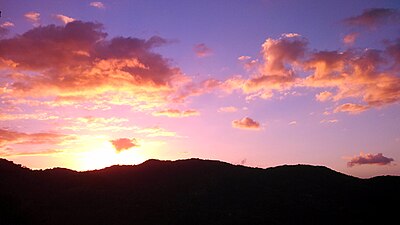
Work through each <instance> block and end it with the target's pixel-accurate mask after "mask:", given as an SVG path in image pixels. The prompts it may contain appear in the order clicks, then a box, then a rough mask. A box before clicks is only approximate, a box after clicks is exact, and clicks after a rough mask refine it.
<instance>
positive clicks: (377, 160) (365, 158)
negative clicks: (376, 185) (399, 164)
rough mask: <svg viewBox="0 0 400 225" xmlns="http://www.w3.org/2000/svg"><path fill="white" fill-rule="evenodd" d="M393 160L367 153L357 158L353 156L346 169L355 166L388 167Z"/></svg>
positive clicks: (381, 155)
mask: <svg viewBox="0 0 400 225" xmlns="http://www.w3.org/2000/svg"><path fill="white" fill-rule="evenodd" d="M393 161H394V159H392V158H388V157H385V156H383V154H382V153H378V154H372V153H367V154H363V153H360V155H359V156H354V157H353V158H352V159H351V160H350V161H349V162H348V163H347V166H348V167H353V166H357V165H371V164H372V165H380V166H384V165H389V164H390V163H391V162H393Z"/></svg>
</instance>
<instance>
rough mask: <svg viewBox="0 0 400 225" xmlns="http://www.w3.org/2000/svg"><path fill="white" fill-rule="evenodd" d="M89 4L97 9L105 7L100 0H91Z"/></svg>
mask: <svg viewBox="0 0 400 225" xmlns="http://www.w3.org/2000/svg"><path fill="white" fill-rule="evenodd" d="M89 5H90V6H92V7H95V8H98V9H104V8H106V7H105V5H104V4H103V3H102V2H91V3H90V4H89Z"/></svg>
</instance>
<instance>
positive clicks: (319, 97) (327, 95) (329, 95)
mask: <svg viewBox="0 0 400 225" xmlns="http://www.w3.org/2000/svg"><path fill="white" fill-rule="evenodd" d="M331 98H332V93H331V92H329V91H323V92H321V93H319V94H317V95H315V99H317V101H320V102H325V101H328V100H330V99H331Z"/></svg>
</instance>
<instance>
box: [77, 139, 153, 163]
mask: <svg viewBox="0 0 400 225" xmlns="http://www.w3.org/2000/svg"><path fill="white" fill-rule="evenodd" d="M88 149H92V150H90V151H86V152H82V153H81V154H80V156H79V163H78V167H79V168H78V170H82V171H83V170H95V169H102V168H104V167H108V166H112V165H133V164H139V163H142V162H144V161H145V160H146V158H145V157H144V156H143V154H142V151H141V149H139V148H136V147H135V148H131V149H127V150H124V151H120V152H117V151H116V150H115V148H114V147H113V146H112V144H111V142H110V141H106V140H104V141H97V142H96V141H94V142H92V143H90V147H89V148H88Z"/></svg>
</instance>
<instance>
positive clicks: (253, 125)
mask: <svg viewBox="0 0 400 225" xmlns="http://www.w3.org/2000/svg"><path fill="white" fill-rule="evenodd" d="M232 127H234V128H239V129H248V130H260V129H261V126H260V123H259V122H257V121H254V120H253V119H251V118H249V117H244V118H242V119H240V120H234V121H232Z"/></svg>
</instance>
